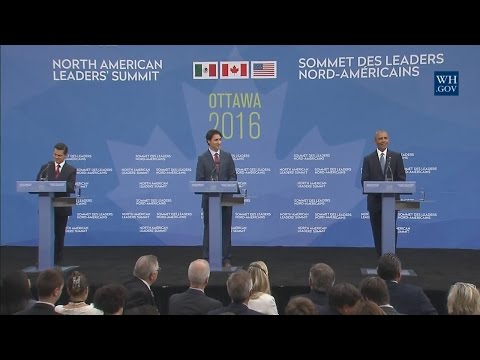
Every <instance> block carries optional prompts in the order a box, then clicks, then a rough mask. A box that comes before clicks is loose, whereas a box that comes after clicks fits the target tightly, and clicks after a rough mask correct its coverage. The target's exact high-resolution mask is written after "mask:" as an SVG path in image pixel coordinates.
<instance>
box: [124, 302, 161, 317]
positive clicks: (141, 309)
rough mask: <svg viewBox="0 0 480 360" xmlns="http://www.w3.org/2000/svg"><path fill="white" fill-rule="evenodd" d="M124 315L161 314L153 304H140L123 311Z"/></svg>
mask: <svg viewBox="0 0 480 360" xmlns="http://www.w3.org/2000/svg"><path fill="white" fill-rule="evenodd" d="M123 315H160V314H159V313H158V309H157V307H156V306H153V305H148V304H146V305H140V306H135V307H133V308H130V309H127V310H125V311H124V312H123Z"/></svg>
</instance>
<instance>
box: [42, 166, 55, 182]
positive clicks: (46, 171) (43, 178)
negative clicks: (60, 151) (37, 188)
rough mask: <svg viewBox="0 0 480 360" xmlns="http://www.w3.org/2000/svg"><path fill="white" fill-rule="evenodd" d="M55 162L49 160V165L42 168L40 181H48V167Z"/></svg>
mask: <svg viewBox="0 0 480 360" xmlns="http://www.w3.org/2000/svg"><path fill="white" fill-rule="evenodd" d="M52 164H53V161H49V162H48V163H47V166H45V168H44V169H43V170H42V172H41V173H40V181H46V180H48V169H49V168H50V165H52Z"/></svg>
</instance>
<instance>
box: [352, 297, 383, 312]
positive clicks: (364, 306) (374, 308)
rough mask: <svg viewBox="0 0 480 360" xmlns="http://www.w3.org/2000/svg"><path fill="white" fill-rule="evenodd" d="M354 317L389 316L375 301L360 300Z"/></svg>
mask: <svg viewBox="0 0 480 360" xmlns="http://www.w3.org/2000/svg"><path fill="white" fill-rule="evenodd" d="M354 315H387V314H385V311H383V310H382V308H381V307H380V306H378V305H377V304H375V303H374V302H373V301H370V300H365V299H360V300H359V301H358V302H357V304H356V305H355V312H354Z"/></svg>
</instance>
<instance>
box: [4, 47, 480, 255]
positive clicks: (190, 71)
mask: <svg viewBox="0 0 480 360" xmlns="http://www.w3.org/2000/svg"><path fill="white" fill-rule="evenodd" d="M479 64H480V46H285V45H281V46H280V45H276V46H233V45H231V46H227V45H222V46H173V45H170V46H2V47H1V86H2V87H1V105H2V106H1V111H2V113H1V131H2V138H1V140H2V143H1V146H2V152H1V170H2V172H1V206H2V212H1V244H2V245H35V244H36V243H37V241H38V240H37V230H38V215H37V210H38V202H37V200H38V199H37V198H36V196H34V195H29V194H25V193H17V192H16V189H15V182H16V181H17V180H34V179H35V175H36V174H37V172H38V170H39V168H40V166H41V165H42V164H44V163H46V162H47V161H49V160H51V158H52V152H53V145H54V144H55V143H56V142H65V143H66V144H67V145H68V146H69V148H70V156H69V159H68V161H69V162H70V163H71V164H72V165H73V166H75V167H77V169H78V175H77V182H78V184H79V185H80V186H81V187H82V198H81V199H79V200H78V204H77V206H76V207H75V209H74V214H73V216H72V217H71V218H70V220H69V224H68V228H67V235H66V245H75V246H82V245H88V246H92V245H102V246H110V245H111V246H119V245H122V246H125V245H132V246H133V245H136V246H138V245H159V246H162V245H169V246H171V245H179V246H181V245H200V244H201V241H202V231H203V222H202V220H201V207H200V202H201V199H200V196H198V195H195V194H193V193H191V192H190V191H189V187H188V184H189V181H190V180H194V179H195V166H196V158H197V156H198V154H200V153H201V152H203V151H205V150H206V149H207V145H206V142H205V133H206V131H207V130H208V129H210V128H214V127H215V128H217V129H219V130H220V131H222V132H223V134H224V139H223V140H224V141H223V148H224V149H225V150H227V151H229V152H231V153H232V154H233V156H234V159H235V163H236V166H237V173H238V179H239V181H240V184H241V185H242V186H243V187H246V188H247V189H248V197H247V202H246V203H245V205H244V206H241V207H235V208H234V219H233V227H232V231H233V235H232V241H233V245H237V246H238V245H262V246H356V247H366V246H373V239H372V235H371V230H370V223H369V220H368V212H367V211H366V196H364V195H363V194H362V189H361V184H360V173H361V166H362V159H363V157H364V156H365V155H366V154H368V153H370V152H372V151H373V150H374V148H375V145H374V142H373V136H374V133H375V131H376V130H377V129H386V130H387V131H388V132H389V135H390V146H389V148H390V149H392V150H395V151H399V152H401V153H402V154H403V158H404V163H405V166H406V169H407V180H415V181H417V189H420V188H422V189H424V191H425V193H426V201H425V202H424V203H423V204H422V207H421V209H420V211H415V212H413V211H412V212H402V213H400V219H399V221H398V223H397V225H398V228H399V232H400V235H399V242H398V246H399V247H417V248H467V249H479V248H480V246H479V240H480V235H479V234H480V232H479V230H478V223H479V220H480V210H479V203H480V192H479V191H478V178H479V167H478V166H477V162H478V159H480V150H479V148H480V147H479V145H478V141H479V140H478V139H479V135H480V97H479V91H478V85H479V83H480V67H479V66H478V65H479ZM417 197H418V193H417V194H413V195H411V196H403V198H407V199H408V198H411V199H416V198H417Z"/></svg>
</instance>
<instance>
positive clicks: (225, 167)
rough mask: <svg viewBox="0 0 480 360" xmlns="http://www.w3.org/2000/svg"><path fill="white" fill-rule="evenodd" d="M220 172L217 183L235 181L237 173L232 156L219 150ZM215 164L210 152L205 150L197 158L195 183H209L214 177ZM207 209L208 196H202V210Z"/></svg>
mask: <svg viewBox="0 0 480 360" xmlns="http://www.w3.org/2000/svg"><path fill="white" fill-rule="evenodd" d="M219 154H220V171H219V174H218V180H219V181H237V171H236V169H235V163H234V162H233V158H232V155H231V154H230V153H229V152H226V151H223V150H220V152H219ZM215 175H216V174H215V162H214V161H213V156H212V154H211V153H210V150H207V151H206V152H204V153H203V154H201V155H200V156H199V157H198V160H197V171H196V176H195V179H196V180H197V181H211V180H213V179H212V178H214V177H216V176H215ZM207 207H208V195H207V194H203V195H202V208H204V209H205V208H207Z"/></svg>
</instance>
